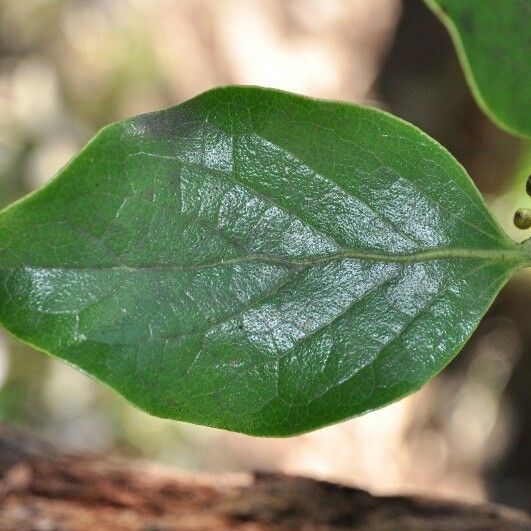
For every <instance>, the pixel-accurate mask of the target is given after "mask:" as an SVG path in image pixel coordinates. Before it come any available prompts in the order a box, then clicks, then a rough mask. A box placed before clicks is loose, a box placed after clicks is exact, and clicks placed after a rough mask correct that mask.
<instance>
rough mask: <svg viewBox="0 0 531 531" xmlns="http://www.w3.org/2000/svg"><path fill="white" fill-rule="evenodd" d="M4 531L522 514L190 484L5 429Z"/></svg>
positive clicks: (528, 523) (306, 490) (215, 482)
mask: <svg viewBox="0 0 531 531" xmlns="http://www.w3.org/2000/svg"><path fill="white" fill-rule="evenodd" d="M0 473H1V480H0V529H2V530H17V531H26V530H41V531H55V530H57V531H59V530H60V531H70V530H72V531H86V530H98V531H107V530H109V531H111V530H112V531H122V530H142V531H168V530H173V529H177V530H181V529H182V530H210V529H216V530H218V529H245V530H262V529H268V530H277V529H278V530H281V529H282V530H283V529H286V530H288V529H289V530H291V529H305V530H314V529H315V530H320V529H323V530H324V529H367V530H371V531H373V530H375V531H379V530H391V529H393V530H395V529H400V530H408V529H415V530H417V529H418V530H425V529H429V530H452V531H453V530H481V531H484V530H511V529H531V518H530V517H529V516H528V515H525V514H523V513H520V512H517V511H514V510H511V509H508V508H503V507H498V506H493V505H481V506H478V505H467V504H462V503H456V502H449V501H440V500H428V499H425V498H418V497H402V496H397V497H378V496H373V495H371V494H369V493H367V492H365V491H362V490H359V489H354V488H349V487H345V486H341V485H335V484H332V483H327V482H323V481H315V480H312V479H306V478H301V477H291V476H286V475H282V474H254V475H244V474H242V475H234V476H231V475H221V476H209V477H206V476H202V475H193V476H191V475H187V474H182V473H177V472H173V471H168V470H164V469H161V467H160V466H157V465H151V464H146V463H141V462H135V461H125V460H117V459H110V458H108V457H105V456H98V455H93V456H90V455H89V456H87V455H83V456H75V455H60V454H59V453H58V452H57V451H56V450H55V449H54V448H53V447H51V446H49V445H47V444H45V443H42V442H40V441H39V440H36V439H34V438H32V437H31V436H28V435H25V434H24V433H22V432H20V431H18V430H14V429H13V428H11V427H8V426H5V425H4V426H2V427H0Z"/></svg>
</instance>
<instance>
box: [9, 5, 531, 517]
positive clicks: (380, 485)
mask: <svg viewBox="0 0 531 531" xmlns="http://www.w3.org/2000/svg"><path fill="white" fill-rule="evenodd" d="M227 83H241V84H258V85H264V86H271V87H279V88H282V89H286V90H291V91H295V92H300V93H303V94H307V95H312V96H320V97H326V98H331V99H341V100H348V101H353V102H358V103H365V104H370V105H377V106H380V107H382V108H386V109H388V110H390V111H391V112H393V113H395V114H397V115H399V116H402V117H404V118H406V119H407V120H410V121H412V122H414V123H416V124H417V125H419V126H420V127H422V128H423V129H424V130H425V131H427V132H428V133H429V134H431V135H432V136H434V137H435V138H437V139H438V140H439V141H440V142H442V143H443V144H444V145H445V146H446V147H448V149H450V151H451V152H452V153H453V154H454V155H455V156H456V157H457V158H458V159H459V160H460V161H461V162H462V163H463V164H464V166H465V167H466V168H467V169H468V170H469V172H470V173H471V175H472V176H473V178H474V180H475V182H476V184H477V185H478V187H479V188H480V190H481V191H482V192H483V193H484V194H486V195H487V199H488V201H489V203H490V205H491V206H492V208H493V210H494V212H495V214H496V215H497V216H498V218H499V219H500V221H501V223H502V224H503V226H504V227H505V228H506V230H508V232H510V234H511V235H512V236H514V237H516V238H518V239H524V237H529V236H530V234H529V231H527V234H526V233H524V232H522V231H520V232H519V233H518V232H517V231H516V229H514V228H513V227H512V223H511V219H512V216H513V212H514V210H515V209H516V208H517V207H520V206H530V205H529V202H530V200H529V198H528V197H527V196H525V190H524V189H525V185H524V184H525V179H526V178H527V175H528V174H529V170H530V168H531V156H530V155H529V153H530V152H531V151H530V150H529V146H527V148H526V147H525V146H524V145H523V144H522V142H521V141H518V140H516V139H514V138H512V137H510V136H509V135H506V134H504V133H502V132H501V131H499V130H498V129H497V128H496V127H495V126H494V125H492V124H491V123H490V122H489V121H488V120H487V119H486V118H484V116H483V115H482V114H481V112H480V111H479V110H478V109H477V107H476V105H475V103H474V102H473V100H472V98H471V96H470V93H469V91H468V89H467V87H466V85H465V82H464V79H463V76H462V73H461V70H460V67H459V65H458V63H457V59H456V57H455V53H454V51H453V49H452V46H451V43H450V40H449V38H448V36H447V35H446V33H445V31H444V30H443V28H442V26H441V25H440V24H439V23H438V21H437V20H436V19H435V18H434V17H433V15H432V14H431V13H429V12H428V11H427V9H426V8H425V7H424V5H423V3H422V2H421V1H420V0H405V2H404V3H403V4H401V3H400V2H399V1H398V0H350V1H348V2H345V1H344V0H289V1H280V0H247V1H245V2H243V1H237V0H118V1H112V0H68V1H67V0H25V1H24V2H20V1H17V0H1V1H0V204H2V205H5V204H7V203H9V202H10V201H12V200H14V199H16V198H18V197H21V196H22V195H23V194H25V193H26V192H28V191H30V190H32V189H33V188H35V187H36V186H39V185H40V184H42V183H43V182H45V181H46V180H48V179H49V178H50V177H51V176H52V175H53V174H54V173H55V172H56V171H57V170H58V169H59V168H60V167H61V166H62V165H63V164H64V163H66V162H67V161H68V159H69V158H70V157H71V156H72V155H74V154H75V153H76V152H77V151H78V150H79V149H80V148H81V147H82V146H83V144H84V143H85V142H86V141H87V140H88V139H89V138H90V137H91V136H92V135H93V134H94V133H95V132H96V131H97V130H98V129H99V128H100V127H101V126H103V125H104V124H106V123H108V122H111V121H115V120H119V119H121V118H125V117H127V116H130V115H132V114H138V113H141V112H147V111H152V110H154V109H158V108H163V107H167V106H170V105H174V104H177V103H179V102H181V101H183V100H185V99H187V98H189V97H191V96H193V95H195V94H197V93H199V92H201V91H203V90H206V89H208V88H210V87H212V86H216V85H221V84H227ZM530 301H531V275H530V274H529V273H523V274H521V275H520V276H519V277H518V278H516V279H515V280H514V281H512V282H511V283H510V285H509V286H508V287H507V288H506V289H505V290H504V292H503V294H502V296H501V297H500V299H499V300H498V302H497V303H496V304H495V306H494V308H493V309H492V310H491V311H490V313H489V315H488V316H487V317H486V318H485V320H484V321H483V323H482V325H481V326H480V328H479V330H478V332H477V333H476V334H475V336H474V338H473V340H472V341H471V343H470V344H469V346H468V347H467V348H466V349H465V351H464V352H463V354H462V355H461V356H459V357H458V359H457V360H456V361H455V362H454V363H453V364H452V365H451V366H450V367H449V368H448V369H447V370H446V371H444V373H443V374H442V375H440V376H439V377H438V378H436V379H435V380H434V381H433V382H432V383H430V384H429V385H428V386H427V387H426V388H425V389H424V390H422V391H421V392H419V393H417V394H416V395H414V396H412V397H409V398H408V399H405V400H402V401H401V402H399V403H397V404H394V405H392V406H389V407H387V408H385V409H382V410H380V411H377V412H375V413H372V414H370V415H367V416H364V417H361V418H358V419H353V420H351V421H349V422H345V423H343V424H340V425H337V426H332V427H330V428H326V429H323V430H320V431H317V432H315V433H312V434H308V435H303V436H299V437H294V438H290V439H276V440H273V439H253V438H250V437H246V436H242V435H237V434H232V433H226V432H222V431H218V430H213V429H208V428H201V427H196V426H191V425H186V424H181V423H175V422H169V421H164V420H159V419H155V418H152V417H149V416H147V415H145V414H143V413H141V412H139V411H137V410H135V409H133V408H132V407H130V406H129V405H127V404H126V403H125V402H124V401H123V400H122V399H120V398H119V397H117V396H115V395H114V394H113V393H112V392H110V391H108V390H106V389H104V388H102V387H101V386H99V385H97V384H95V383H93V382H92V381H91V380H89V379H88V378H86V377H85V376H83V375H81V374H80V373H78V372H76V371H74V370H73V369H71V368H69V367H67V366H66V365H63V364H61V363H59V362H56V361H54V360H51V359H48V358H46V357H45V356H44V355H41V354H39V353H36V352H34V351H31V350H30V349H28V348H27V347H25V346H22V345H20V344H17V343H16V342H14V341H12V340H11V339H10V338H8V337H7V336H6V335H5V334H3V332H0V385H1V388H0V418H1V419H2V420H8V421H13V422H17V423H19V424H22V425H26V426H30V427H31V428H32V429H33V430H34V431H35V432H38V433H40V434H42V435H44V436H46V437H48V438H49V439H51V440H53V441H54V442H56V443H59V444H60V445H62V446H63V447H65V448H71V449H76V450H87V449H90V450H96V451H103V452H106V453H116V454H121V455H132V456H141V457H147V458H150V459H156V460H158V461H160V462H162V463H168V464H171V465H175V466H178V467H180V468H185V469H191V470H208V471H211V472H212V471H243V470H251V469H262V470H264V469H265V470H281V471H287V472H296V473H302V474H307V475H311V476H313V477H318V478H326V479H330V480H341V481H344V482H348V483H351V484H355V485H358V486H360V487H363V488H369V489H371V490H372V491H374V492H377V493H396V492H422V493H429V494H431V495H448V496H452V497H455V498H460V499H465V500H483V499H485V498H486V497H490V498H492V499H495V500H497V501H503V502H504V503H506V504H509V505H516V506H520V507H523V508H527V509H528V510H531V465H530V464H529V463H531V420H530V416H529V413H528V411H529V408H530V407H531V391H530V390H529V389H530V388H531V386H530V385H529V382H531V356H530V355H531V330H530V326H529V314H530V312H529V302H530Z"/></svg>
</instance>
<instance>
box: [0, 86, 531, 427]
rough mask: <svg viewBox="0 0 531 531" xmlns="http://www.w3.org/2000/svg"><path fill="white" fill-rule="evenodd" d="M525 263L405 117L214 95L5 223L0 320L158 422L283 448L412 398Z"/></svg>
mask: <svg viewBox="0 0 531 531" xmlns="http://www.w3.org/2000/svg"><path fill="white" fill-rule="evenodd" d="M530 255H531V250H530V248H529V247H528V246H523V245H517V244H515V243H514V242H512V241H510V240H508V238H507V237H506V236H505V235H504V234H503V233H502V232H501V230H500V229H499V227H498V226H497V224H496V223H495V221H494V220H493V218H492V217H491V215H490V214H489V212H488V211H487V209H486V207H485V205H484V203H483V201H482V199H481V197H480V196H479V194H478V192H477V190H476V189H475V187H474V185H473V184H472V182H471V180H470V179H469V177H468V176H467V175H466V173H465V172H464V170H463V169H462V168H461V166H459V164H458V163H457V162H456V161H455V160H454V159H453V158H452V156H451V155H450V154H449V153H448V152H446V151H445V150H444V149H443V148H442V147H441V146H440V145H438V144H437V143H436V142H435V141H433V140H431V139H430V138H428V137H427V136H426V135H424V134H423V133H421V132H420V131H419V130H418V129H416V128H414V127H413V126H411V125H409V124H407V123H405V122H403V121H401V120H398V119H396V118H394V117H392V116H390V115H388V114H385V113H383V112H381V111H377V110H374V109H368V108H362V107H357V106H353V105H348V104H341V103H336V102H325V101H319V100H312V99H308V98H303V97H300V96H295V95H291V94H287V93H283V92H278V91H273V90H266V89H259V88H250V87H247V88H245V87H227V88H221V89H216V90H213V91H211V92H208V93H205V94H202V95H200V96H198V97H197V98H195V99H193V100H190V101H188V102H185V103H183V104H182V105H179V106H177V107H174V108H172V109H169V110H166V111H161V112H158V113H153V114H148V115H143V116H139V117H135V118H132V119H130V120H127V121H124V122H121V123H118V124H114V125H111V126H109V127H107V128H105V129H103V130H102V131H101V132H100V133H99V135H97V136H96V138H95V139H94V140H92V142H91V143H90V144H89V145H88V146H87V147H86V148H85V149H84V150H83V151H82V152H81V153H80V154H79V155H78V156H77V157H76V158H75V159H74V160H73V161H72V162H71V163H70V164H69V165H68V166H67V167H66V168H65V169H63V170H62V171H61V172H60V174H59V175H58V176H57V177H56V178H55V179H54V180H53V181H52V182H51V183H50V184H48V185H47V186H46V187H44V188H42V189H41V190H39V191H37V192H36V193H34V194H32V195H30V196H28V197H27V198H25V199H23V200H22V201H20V202H18V203H16V204H15V205H13V206H11V207H10V208H8V209H7V210H5V211H3V212H2V213H1V214H0V320H1V321H2V322H3V323H4V325H5V326H6V327H7V328H8V329H9V330H10V331H11V332H12V333H13V334H15V335H16V336H18V337H19V338H21V339H22V340H24V341H26V342H28V343H30V344H32V345H34V346H36V347H37V348H40V349H42V350H44V351H46V352H49V353H51V354H53V355H55V356H58V357H60V358H62V359H64V360H66V361H68V362H70V363H72V364H73V365H75V366H77V367H79V368H81V369H82V370H83V371H85V372H87V373H89V374H91V375H92V376H94V377H95V378H97V379H98V380H100V381H102V382H105V383H106V384H108V385H109V386H111V387H113V388H114V389H116V390H117V391H119V392H120V393H122V394H123V395H124V396H125V397H127V398H128V399H129V400H130V401H131V402H133V403H135V404H136V405H138V406H139V407H141V408H143V409H145V410H147V411H149V412H151V413H153V414H155V415H159V416H162V417H170V418H174V419H179V420H185V421H189V422H195V423H200V424H206V425H210V426H217V427H221V428H225V429H230V430H236V431H241V432H246V433H251V434H255V435H288V434H293V433H298V432H303V431H307V430H310V429H314V428H317V427H320V426H323V425H325V424H329V423H332V422H336V421H338V420H341V419H344V418H348V417H351V416H353V415H356V414H361V413H364V412H366V411H369V410H371V409H374V408H377V407H380V406H382V405H384V404H387V403H389V402H392V401H394V400H397V399H398V398H400V397H402V396H404V395H406V394H408V393H411V392H412V391H414V390H416V389H418V388H419V387H421V386H422V385H423V384H424V383H425V382H426V381H427V380H428V379H429V378H430V377H432V376H433V375H434V374H436V373H437V372H438V371H440V370H441V369H442V368H443V367H444V366H445V365H446V364H447V363H448V362H449V361H450V360H451V359H452V358H453V356H454V355H455V354H456V353H457V352H458V350H459V349H460V348H461V346H462V345H463V343H464V342H465V341H466V340H467V338H468V337H469V335H470V334H471V333H472V331H473V330H474V328H475V327H476V326H477V324H478V322H479V320H480V319H481V317H482V315H483V314H484V312H485V311H486V310H487V308H488V307H489V305H490V304H491V302H492V300H493V298H494V297H495V295H496V293H497V292H498V290H499V289H500V288H501V287H502V285H503V284H504V283H505V282H506V280H507V279H508V277H509V276H510V275H511V273H512V272H514V271H515V270H516V269H519V268H522V267H525V265H528V264H529V262H530V260H531V256H530Z"/></svg>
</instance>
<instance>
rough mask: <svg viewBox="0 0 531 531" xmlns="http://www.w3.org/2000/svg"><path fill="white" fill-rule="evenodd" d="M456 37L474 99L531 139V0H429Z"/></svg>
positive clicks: (501, 123) (503, 123)
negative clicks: (530, 81) (530, 82)
mask: <svg viewBox="0 0 531 531" xmlns="http://www.w3.org/2000/svg"><path fill="white" fill-rule="evenodd" d="M426 3H427V4H428V6H429V7H430V8H431V9H432V10H433V11H434V12H435V13H436V14H437V15H438V16H439V18H440V19H441V21H442V22H443V23H444V24H445V26H446V27H447V28H448V31H449V32H450V35H451V36H452V40H453V41H454V44H455V47H456V49H457V53H458V55H459V59H460V60H461V64H462V66H463V70H464V71H465V75H466V77H467V79H468V83H469V85H470V88H471V89H472V92H473V94H474V97H475V98H476V101H477V102H478V104H479V106H480V107H481V108H482V109H483V111H484V112H485V113H486V114H487V115H488V116H489V117H490V118H491V119H492V120H493V121H495V122H496V123H497V124H498V125H499V126H501V127H502V128H503V129H505V130H507V131H509V132H511V133H516V134H519V135H523V136H527V137H531V88H530V86H529V80H530V79H531V0H426Z"/></svg>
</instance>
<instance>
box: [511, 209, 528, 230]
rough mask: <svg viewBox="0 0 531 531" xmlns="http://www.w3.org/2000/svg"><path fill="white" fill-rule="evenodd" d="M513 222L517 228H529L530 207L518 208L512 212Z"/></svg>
mask: <svg viewBox="0 0 531 531" xmlns="http://www.w3.org/2000/svg"><path fill="white" fill-rule="evenodd" d="M514 224H515V225H516V226H517V227H518V228H519V229H524V230H525V229H529V228H530V227H531V209H530V208H519V209H518V210H517V211H516V212H515V213H514Z"/></svg>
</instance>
